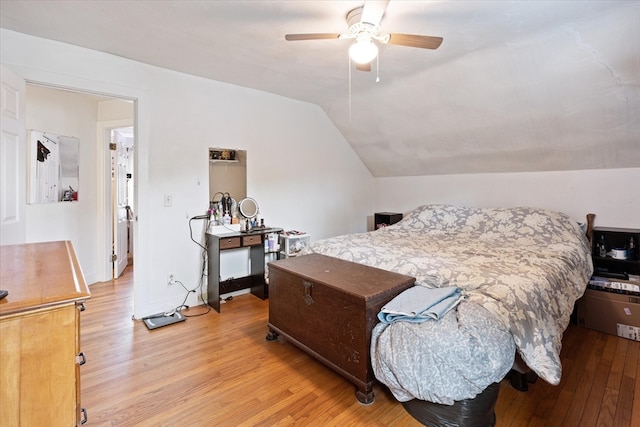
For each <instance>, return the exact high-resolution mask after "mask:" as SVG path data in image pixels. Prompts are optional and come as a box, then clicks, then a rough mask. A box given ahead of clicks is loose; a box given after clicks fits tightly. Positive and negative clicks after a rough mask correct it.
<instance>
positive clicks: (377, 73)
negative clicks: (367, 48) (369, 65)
mask: <svg viewBox="0 0 640 427" xmlns="http://www.w3.org/2000/svg"><path fill="white" fill-rule="evenodd" d="M376 83H380V55H378V56H376Z"/></svg>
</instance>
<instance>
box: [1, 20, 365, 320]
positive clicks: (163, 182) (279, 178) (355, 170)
mask: <svg viewBox="0 0 640 427" xmlns="http://www.w3.org/2000/svg"><path fill="white" fill-rule="evenodd" d="M0 31H1V32H0V37H1V38H2V44H1V45H0V49H1V50H0V58H1V59H2V63H3V64H4V65H6V66H7V67H8V68H10V69H12V70H13V71H14V72H16V73H18V74H19V75H21V76H23V77H24V78H25V79H27V80H29V81H34V82H42V83H49V84H54V85H59V86H63V87H72V88H78V89H81V90H88V91H94V92H99V93H105V94H109V95H114V96H119V97H124V98H131V99H136V105H137V118H136V132H137V140H136V154H135V158H136V162H137V164H136V171H137V175H136V180H135V182H136V186H137V193H138V197H137V200H136V202H137V203H136V206H134V211H135V212H136V214H137V215H138V222H136V223H135V225H134V253H135V264H136V267H135V269H134V280H135V283H136V290H135V304H136V307H135V309H134V311H135V315H136V316H138V317H140V316H144V315H148V314H151V313H156V312H159V311H163V310H167V309H170V308H172V307H175V306H177V305H178V304H180V303H181V302H182V299H183V298H184V292H182V291H181V290H180V289H179V287H176V286H171V287H170V286H168V285H167V283H166V273H167V272H168V271H172V272H174V273H175V274H176V278H177V279H178V280H180V281H182V282H183V283H184V284H185V285H186V286H188V287H194V286H195V285H196V284H197V283H198V279H199V272H200V260H201V257H200V251H199V249H198V247H197V246H196V245H195V244H194V243H193V242H192V241H191V240H190V238H189V227H188V219H187V216H194V215H198V214H201V213H203V212H204V211H205V210H206V208H207V205H208V203H207V202H208V200H207V199H208V188H207V182H208V179H207V176H208V158H207V154H208V148H209V147H215V146H226V147H236V148H239V149H245V150H247V153H248V176H247V178H248V181H247V187H248V194H249V195H250V196H251V197H254V198H255V199H256V200H257V201H258V202H259V204H260V208H261V214H262V216H263V217H264V218H265V220H266V223H267V224H268V225H273V226H280V227H283V228H285V229H298V230H304V231H307V232H309V233H311V234H312V236H313V239H318V238H322V237H327V236H331V235H336V234H341V233H347V232H354V231H364V230H366V225H367V224H366V220H367V217H368V216H370V215H371V212H372V211H373V200H374V193H373V189H374V185H373V177H372V176H371V174H370V173H369V171H368V170H367V169H366V167H365V166H364V165H363V164H362V162H361V161H360V159H359V158H358V157H357V156H356V154H355V153H354V151H353V150H352V149H351V148H350V146H349V145H348V144H347V142H346V141H345V140H344V138H343V137H342V135H341V134H340V133H339V132H338V131H337V130H336V129H335V127H334V126H333V125H332V124H331V123H330V122H329V121H328V120H327V118H326V115H325V114H324V113H323V112H322V111H321V109H320V108H319V107H317V106H315V105H311V104H307V103H302V102H299V101H295V100H290V99H287V98H283V97H279V96H275V95H271V94H268V93H264V92H260V91H256V90H250V89H246V88H241V87H237V86H232V85H228V84H224V83H220V82H215V81H211V80H206V79H201V78H197V77H193V76H189V75H185V74H181V73H176V72H172V71H168V70H165V69H160V68H157V67H152V66H148V65H145V64H141V63H138V62H134V61H129V60H126V59H123V58H118V57H115V56H111V55H107V54H103V53H100V52H96V51H91V50H88V49H83V48H79V47H76V46H71V45H67V44H64V43H57V42H54V41H51V40H45V39H39V38H36V37H31V36H26V35H23V34H19V33H15V32H12V31H7V30H4V29H2V30H0ZM98 166H99V165H98ZM82 168H83V165H81V169H82ZM25 173H26V172H25ZM81 179H82V177H81ZM84 185H85V184H84V181H83V182H81V186H82V188H84ZM82 191H84V190H82ZM96 191H102V190H101V189H100V188H96ZM166 193H169V194H172V195H173V206H172V207H164V206H163V195H164V194H166ZM80 197H82V195H81V196H80ZM87 212H88V213H90V214H91V215H93V214H94V212H93V210H91V209H89V210H88V211H87ZM29 229H30V224H29V223H28V224H27V230H29ZM194 231H195V232H196V235H195V236H194V237H196V239H197V238H198V236H201V233H200V232H201V229H198V228H197V227H194ZM28 233H29V234H30V235H32V231H29V232H28ZM56 237H60V238H64V236H56ZM80 244H82V245H83V248H84V249H85V250H86V251H91V250H92V249H91V248H88V246H90V245H89V244H87V243H86V242H83V243H80ZM83 268H84V266H83ZM193 295H194V294H191V296H190V299H189V301H188V302H187V304H190V305H193V304H194V303H195V302H196V301H195V298H194V297H193Z"/></svg>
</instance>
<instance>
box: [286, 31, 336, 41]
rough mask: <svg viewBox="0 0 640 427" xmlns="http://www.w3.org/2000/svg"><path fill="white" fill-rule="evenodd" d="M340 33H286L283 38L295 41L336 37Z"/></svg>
mask: <svg viewBox="0 0 640 427" xmlns="http://www.w3.org/2000/svg"><path fill="white" fill-rule="evenodd" d="M339 37H340V34H337V33H312V34H287V35H285V36H284V39H285V40H289V41H297V40H321V39H337V38H339Z"/></svg>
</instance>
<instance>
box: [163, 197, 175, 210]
mask: <svg viewBox="0 0 640 427" xmlns="http://www.w3.org/2000/svg"><path fill="white" fill-rule="evenodd" d="M171 206H173V195H172V194H165V195H164V207H165V208H168V207H171Z"/></svg>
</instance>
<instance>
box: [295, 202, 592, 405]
mask: <svg viewBox="0 0 640 427" xmlns="http://www.w3.org/2000/svg"><path fill="white" fill-rule="evenodd" d="M305 251H306V253H311V252H316V253H321V254H324V255H328V256H332V257H336V258H341V259H344V260H347V261H352V262H357V263H361V264H366V265H370V266H374V267H378V268H382V269H385V270H389V271H395V272H398V273H402V274H406V275H409V276H413V277H415V278H416V285H417V286H426V287H429V288H434V287H444V286H457V287H459V288H460V289H461V290H462V294H463V295H464V301H463V302H462V303H460V304H459V306H458V307H457V309H456V310H452V311H451V312H449V313H448V314H447V315H446V316H444V317H443V318H442V319H440V320H437V321H435V320H434V321H427V322H423V323H418V324H411V325H408V324H407V322H394V323H393V324H378V325H377V326H376V327H375V328H374V333H373V337H372V342H371V350H372V352H371V359H372V365H373V368H374V372H375V374H376V377H377V378H378V380H380V381H381V382H383V383H385V384H386V385H388V386H389V388H390V389H391V391H392V392H393V393H394V395H395V396H396V397H397V398H398V399H399V400H401V401H406V400H410V399H412V398H417V399H422V400H429V401H433V402H437V403H448V404H451V403H453V401H455V400H462V399H468V398H472V397H474V396H475V395H477V394H478V393H479V392H481V391H482V390H483V389H484V388H486V387H487V386H488V385H489V384H491V383H492V382H497V381H500V380H501V379H502V378H503V377H504V375H506V373H507V372H508V370H509V368H510V367H511V363H512V362H513V358H514V354H515V351H514V346H515V349H517V351H518V352H519V353H520V355H521V356H522V358H523V360H524V361H525V362H526V363H527V365H528V366H529V367H530V368H531V369H532V370H533V371H535V372H536V373H537V374H538V375H539V376H540V377H541V378H543V379H544V380H546V381H547V382H549V383H550V384H554V385H556V384H558V383H559V382H560V377H561V375H562V365H561V363H560V349H561V346H562V342H561V340H562V334H563V332H564V330H565V329H566V327H567V326H568V324H569V318H570V315H571V313H572V311H573V307H574V303H575V301H576V300H577V299H578V298H580V297H581V296H582V294H583V293H584V290H585V288H586V286H587V283H588V280H589V277H590V276H591V274H592V271H593V267H592V263H591V256H590V250H589V243H588V241H587V239H586V237H585V236H584V233H583V230H582V229H581V227H580V225H579V224H578V223H577V222H576V221H574V220H572V219H571V218H570V217H568V216H567V215H565V214H563V213H559V212H554V211H550V210H544V209H535V208H525V207H518V208H505V209H482V208H468V207H457V206H450V205H426V206H422V207H419V208H417V209H416V210H414V211H412V212H410V213H408V214H407V215H406V216H405V217H404V219H402V220H401V221H400V222H398V223H396V224H394V225H392V226H389V227H385V228H382V229H380V230H377V231H372V232H367V233H357V234H349V235H344V236H338V237H333V238H328V239H324V240H321V241H318V242H316V243H314V244H313V245H311V246H310V247H308V248H307V249H306V250H305ZM507 365H508V366H507Z"/></svg>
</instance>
